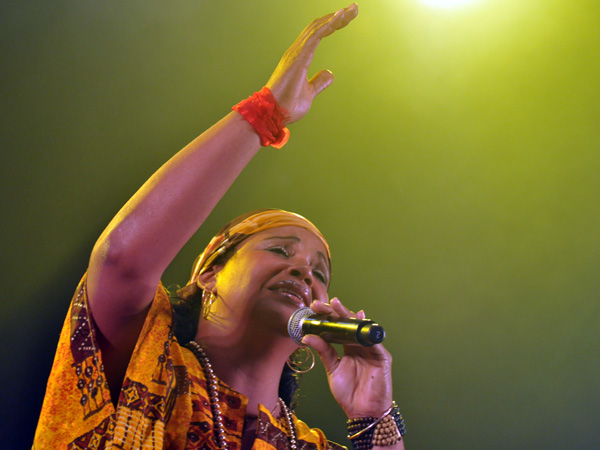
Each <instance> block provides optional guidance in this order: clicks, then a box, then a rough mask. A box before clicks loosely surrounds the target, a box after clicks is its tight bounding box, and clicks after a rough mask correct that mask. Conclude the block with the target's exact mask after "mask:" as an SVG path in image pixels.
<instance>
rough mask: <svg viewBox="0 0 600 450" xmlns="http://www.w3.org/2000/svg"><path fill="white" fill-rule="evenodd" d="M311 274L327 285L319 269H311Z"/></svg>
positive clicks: (325, 278) (324, 276) (325, 277)
mask: <svg viewBox="0 0 600 450" xmlns="http://www.w3.org/2000/svg"><path fill="white" fill-rule="evenodd" d="M312 273H313V274H314V275H315V276H316V277H317V278H318V279H319V281H321V283H323V284H325V285H327V276H326V275H325V274H324V273H323V272H322V271H320V270H319V269H313V271H312Z"/></svg>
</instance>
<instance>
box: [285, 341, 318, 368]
mask: <svg viewBox="0 0 600 450" xmlns="http://www.w3.org/2000/svg"><path fill="white" fill-rule="evenodd" d="M296 352H303V353H304V359H302V360H301V361H295V360H294V359H292V356H294V354H295V353H296ZM297 356H299V355H297ZM299 359H301V357H300V356H299ZM308 361H310V367H309V368H308V369H302V368H301V367H302V366H303V365H305V364H306V363H308ZM285 363H286V364H287V366H288V367H289V368H290V369H291V370H292V371H293V372H295V373H306V372H310V371H311V369H312V368H313V367H315V354H314V353H313V351H312V348H310V347H300V348H299V349H298V350H296V351H295V352H294V353H292V355H290V357H289V358H288V359H287V361H286V362H285Z"/></svg>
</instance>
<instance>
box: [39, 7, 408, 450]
mask: <svg viewBox="0 0 600 450" xmlns="http://www.w3.org/2000/svg"><path fill="white" fill-rule="evenodd" d="M357 13H358V9H357V6H356V5H351V6H349V7H347V8H345V9H341V10H339V11H338V12H336V13H334V14H328V15H326V16H324V17H321V18H319V19H316V20H314V21H313V22H312V23H311V24H310V25H309V26H308V27H307V28H306V29H304V31H303V32H302V33H301V34H300V36H299V37H298V39H296V41H295V42H294V44H293V45H292V46H291V47H290V48H289V49H288V51H287V52H286V53H285V54H284V56H283V58H282V59H281V61H280V63H279V65H278V66H277V68H276V69H275V71H274V72H273V75H272V76H271V78H270V79H269V81H268V83H267V85H266V87H265V88H264V89H262V90H261V91H260V92H257V93H256V94H254V95H253V96H252V97H250V98H249V99H247V100H244V101H242V102H241V103H239V104H238V105H236V106H235V107H234V110H233V111H232V112H231V113H229V114H228V115H227V116H225V117H224V118H223V119H222V120H221V121H219V122H218V123H217V124H215V125H214V126H213V127H211V128H210V129H209V130H207V131H206V132H205V133H203V134H202V135H201V136H199V137H198V138H196V139H195V140H194V141H193V142H191V143H190V144H189V145H188V146H186V147H185V148H184V149H183V150H181V151H180V152H179V153H177V154H176V155H174V156H173V157H172V158H171V159H170V160H169V161H167V162H166V163H165V164H164V165H163V166H162V167H161V168H160V169H159V170H158V171H157V172H156V173H155V174H154V175H152V177H151V178H150V179H149V180H148V181H147V182H146V183H145V184H144V185H143V186H142V187H141V188H140V190H139V191H138V192H137V193H136V194H135V195H134V196H133V197H132V198H131V199H130V200H129V201H128V202H127V203H126V204H125V206H124V207H123V208H122V209H121V210H120V211H119V213H118V214H117V215H116V217H115V218H114V219H113V220H112V221H111V222H110V224H109V225H108V227H107V228H106V230H105V231H104V232H103V233H102V235H101V236H100V238H99V239H98V241H97V242H96V245H95V246H94V249H93V250H92V254H91V256H90V263H89V268H88V271H87V273H86V275H85V276H84V277H83V279H82V281H81V283H80V285H79V287H78V289H77V291H76V293H75V296H74V298H73V301H72V303H71V307H70V309H69V313H68V315H67V319H66V321H65V325H64V327H63V331H62V333H61V337H60V341H59V345H58V349H57V353H56V357H55V361H54V365H53V368H52V372H51V375H50V380H49V382H48V388H47V391H46V396H45V399H44V405H43V407H42V412H41V416H40V420H39V423H38V427H37V431H36V435H35V440H34V448H35V449H37V450H42V449H58V448H68V449H80V448H81V449H84V448H85V449H91V448H93V449H151V450H155V449H196V448H202V449H207V450H249V449H253V450H263V449H264V450H275V449H277V450H284V449H291V450H300V449H303V450H312V449H315V450H316V449H318V450H324V449H326V448H335V447H338V446H337V445H336V444H333V443H331V442H329V441H327V440H326V438H325V437H324V436H323V433H322V432H321V431H320V430H318V429H311V428H309V427H308V426H307V425H306V424H305V423H304V422H302V421H300V420H299V419H298V418H296V416H295V415H294V412H293V397H294V391H295V389H296V377H295V372H296V371H298V369H297V366H296V365H295V364H296V362H295V359H296V358H295V357H294V356H293V354H294V353H297V352H298V349H299V348H300V352H302V351H303V349H307V347H306V346H308V347H312V348H313V349H314V350H316V352H317V353H318V354H319V356H320V357H321V359H322V361H323V364H324V366H325V368H326V371H327V376H328V381H329V385H330V388H331V392H332V393H333V396H334V398H335V399H336V400H337V402H338V403H339V404H340V406H341V407H342V408H343V410H344V411H345V412H346V414H347V415H348V418H349V421H348V430H349V431H348V432H349V436H350V438H351V440H352V442H353V445H354V447H355V448H356V449H357V450H358V449H371V448H373V447H375V448H377V447H386V449H389V450H401V449H403V448H404V445H403V440H402V434H403V432H404V427H403V422H402V418H401V416H400V413H399V412H398V408H397V406H396V404H395V403H393V400H392V378H391V356H390V354H389V353H388V352H387V351H386V350H385V349H384V348H383V346H382V345H380V344H378V345H374V346H372V347H362V346H357V345H345V346H344V348H343V355H342V356H341V357H338V354H337V352H336V350H335V349H334V348H333V347H332V346H331V344H329V343H327V342H325V341H324V340H322V339H321V338H320V337H318V336H314V335H307V336H305V337H304V338H303V341H302V343H303V346H302V347H299V346H298V344H296V343H295V342H294V341H293V340H292V339H290V337H289V335H288V332H287V321H288V319H289V317H290V316H291V315H292V314H293V313H294V312H295V311H296V310H298V309H299V308H300V307H307V306H308V307H310V308H311V309H312V310H313V311H314V312H316V313H320V314H327V315H330V316H334V317H357V318H359V319H361V318H364V313H363V312H362V311H361V312H358V313H356V314H355V313H353V312H351V311H349V310H348V309H347V308H346V307H345V306H344V305H343V304H342V303H341V302H340V301H339V300H338V299H336V298H334V299H331V300H329V297H328V295H327V289H328V286H329V281H330V252H329V247H328V245H327V242H326V241H325V239H324V237H323V236H322V235H321V233H320V232H319V230H318V229H317V228H316V227H315V226H314V225H313V224H312V223H311V222H309V221H308V220H307V219H305V218H303V217H301V216H299V215H296V214H293V213H289V212H286V211H282V210H260V211H254V212H251V213H248V214H245V215H243V216H241V217H239V218H237V219H235V220H234V221H232V222H231V223H229V224H228V225H226V226H225V228H223V230H221V232H219V233H218V234H217V235H216V236H215V237H214V238H213V239H212V240H211V242H210V243H209V245H208V246H207V247H206V249H205V250H204V252H203V253H202V254H201V255H200V256H199V257H198V259H197V260H196V263H195V264H194V266H193V268H192V276H191V278H190V280H189V282H188V283H187V284H186V285H185V286H184V287H183V288H182V289H180V290H179V291H177V293H174V294H172V295H171V294H169V293H168V292H167V291H166V290H165V288H164V287H163V286H162V285H161V284H160V279H161V276H162V274H163V272H164V270H165V269H166V267H167V266H168V264H169V263H170V262H171V260H172V259H173V258H174V257H175V255H176V254H177V253H178V252H179V251H180V250H181V248H182V247H183V246H184V244H185V243H186V242H187V241H188V239H190V237H191V236H192V235H193V233H195V232H196V231H197V230H198V228H199V227H200V226H201V225H202V223H203V222H204V220H205V219H206V217H207V216H208V215H209V214H210V212H211V211H212V210H213V208H214V207H215V205H216V204H217V203H218V202H219V200H220V199H221V198H222V197H223V195H224V194H225V192H226V191H227V189H228V188H229V187H230V186H231V184H232V183H233V182H234V180H235V179H236V177H237V176H238V175H239V174H240V172H241V171H242V170H243V169H244V167H245V166H246V165H247V164H248V162H249V161H250V160H251V158H252V157H253V156H254V155H255V154H256V153H257V152H258V151H259V149H260V148H261V146H266V145H273V146H275V147H280V146H282V145H283V144H285V141H286V140H287V138H288V135H289V132H288V130H287V128H286V125H288V124H290V123H293V122H296V121H298V120H299V119H301V118H302V117H303V116H304V115H305V114H306V113H307V112H308V110H309V109H310V106H311V104H312V101H313V99H314V98H315V97H316V95H318V94H319V93H320V92H321V91H323V90H324V89H325V88H326V87H328V86H329V85H330V84H331V83H332V81H333V77H332V75H331V74H330V73H329V72H327V71H321V72H318V73H317V74H316V75H315V76H314V77H312V78H311V79H310V80H308V79H307V71H308V68H309V65H310V62H311V60H312V57H313V54H314V52H315V50H316V48H317V46H318V44H319V42H320V41H321V39H323V38H324V37H326V36H328V35H330V34H331V33H333V32H334V31H336V30H339V29H341V28H344V27H345V26H346V25H348V23H350V22H351V21H352V20H353V19H354V17H356V15H357ZM291 355H292V356H291Z"/></svg>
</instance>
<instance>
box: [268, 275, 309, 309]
mask: <svg viewBox="0 0 600 450" xmlns="http://www.w3.org/2000/svg"><path fill="white" fill-rule="evenodd" d="M270 289H271V290H272V291H276V292H279V293H280V294H282V295H284V296H285V297H287V298H289V299H290V300H291V301H293V302H294V303H296V304H297V305H298V306H299V307H303V306H308V305H310V293H309V292H310V291H309V288H308V286H306V287H305V286H302V285H301V284H300V283H298V282H296V281H280V282H278V283H275V285H274V286H271V287H270Z"/></svg>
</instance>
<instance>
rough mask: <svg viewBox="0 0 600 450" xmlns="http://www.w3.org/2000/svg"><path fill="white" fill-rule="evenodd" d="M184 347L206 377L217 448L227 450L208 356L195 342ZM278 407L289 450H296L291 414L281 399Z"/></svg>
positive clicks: (296, 442)
mask: <svg viewBox="0 0 600 450" xmlns="http://www.w3.org/2000/svg"><path fill="white" fill-rule="evenodd" d="M186 347H187V348H188V349H190V350H191V351H192V352H193V353H194V355H195V356H196V359H197V360H198V362H199V363H200V366H202V370H203V371H204V376H205V377H206V387H207V391H208V398H209V400H210V407H211V409H212V413H213V422H214V424H215V428H216V435H217V436H216V441H217V445H218V446H219V448H220V449H221V450H229V444H228V443H227V440H226V439H225V426H224V425H223V413H222V411H221V406H220V405H219V395H218V392H217V385H218V383H217V377H216V375H215V372H214V370H213V368H212V364H211V363H210V360H209V359H208V356H207V355H206V352H205V351H204V349H203V348H202V346H200V344H198V343H197V342H196V341H190V342H188V344H187V345H186ZM279 406H280V407H281V410H282V411H283V414H284V416H285V421H286V422H287V426H288V430H290V436H289V440H290V449H291V450H296V449H297V448H298V438H297V436H296V427H294V420H293V417H292V412H291V411H290V409H289V408H288V406H287V405H286V404H285V402H284V401H283V400H282V399H281V397H280V398H279Z"/></svg>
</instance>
